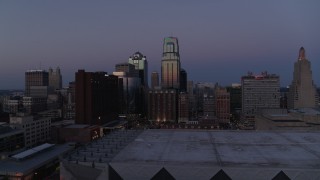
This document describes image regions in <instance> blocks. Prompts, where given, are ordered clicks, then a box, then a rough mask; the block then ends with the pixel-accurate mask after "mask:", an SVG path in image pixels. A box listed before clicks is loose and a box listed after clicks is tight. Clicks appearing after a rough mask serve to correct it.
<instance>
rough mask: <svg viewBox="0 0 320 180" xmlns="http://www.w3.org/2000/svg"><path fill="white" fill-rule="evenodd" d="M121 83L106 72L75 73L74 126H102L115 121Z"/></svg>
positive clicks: (79, 71) (80, 71)
mask: <svg viewBox="0 0 320 180" xmlns="http://www.w3.org/2000/svg"><path fill="white" fill-rule="evenodd" d="M121 90H122V83H119V80H118V77H117V76H114V75H108V74H107V73H106V72H85V71H84V70H78V72H76V82H75V103H76V119H75V122H76V124H90V125H102V124H105V123H107V122H110V121H114V120H117V118H118V114H119V99H120V98H119V97H120V93H121Z"/></svg>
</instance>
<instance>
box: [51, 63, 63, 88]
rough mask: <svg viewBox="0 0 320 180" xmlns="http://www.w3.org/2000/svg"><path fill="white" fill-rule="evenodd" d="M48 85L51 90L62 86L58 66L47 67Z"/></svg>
mask: <svg viewBox="0 0 320 180" xmlns="http://www.w3.org/2000/svg"><path fill="white" fill-rule="evenodd" d="M49 87H50V88H51V89H52V90H56V89H61V88H62V76H61V72H60V68H59V67H57V68H56V69H55V70H53V69H52V68H49Z"/></svg>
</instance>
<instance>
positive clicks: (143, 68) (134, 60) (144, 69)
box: [129, 51, 148, 87]
mask: <svg viewBox="0 0 320 180" xmlns="http://www.w3.org/2000/svg"><path fill="white" fill-rule="evenodd" d="M129 63H130V64H133V65H134V66H135V69H136V70H137V71H138V75H139V78H140V80H141V85H143V86H145V87H148V61H147V57H146V56H144V55H143V54H142V53H140V52H139V51H138V52H135V53H134V54H133V55H132V56H130V58H129Z"/></svg>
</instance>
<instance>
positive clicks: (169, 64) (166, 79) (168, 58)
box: [161, 37, 180, 89]
mask: <svg viewBox="0 0 320 180" xmlns="http://www.w3.org/2000/svg"><path fill="white" fill-rule="evenodd" d="M161 87H162V88H164V89H171V88H174V89H179V88H180V54H179V44H178V39H177V38H176V37H167V38H164V42H163V54H162V62H161Z"/></svg>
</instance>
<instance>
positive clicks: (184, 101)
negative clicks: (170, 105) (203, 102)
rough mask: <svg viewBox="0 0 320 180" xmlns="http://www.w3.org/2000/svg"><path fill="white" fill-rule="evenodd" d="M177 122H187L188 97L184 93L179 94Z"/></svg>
mask: <svg viewBox="0 0 320 180" xmlns="http://www.w3.org/2000/svg"><path fill="white" fill-rule="evenodd" d="M178 111H179V113H178V116H179V117H178V122H179V123H188V121H189V96H188V94H187V93H186V92H180V94H179V105H178Z"/></svg>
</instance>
